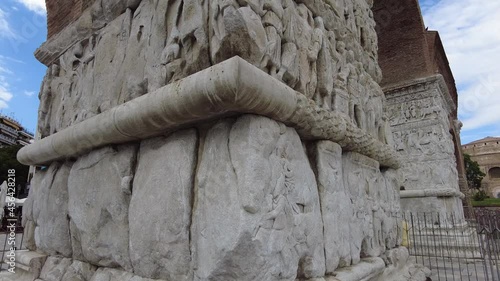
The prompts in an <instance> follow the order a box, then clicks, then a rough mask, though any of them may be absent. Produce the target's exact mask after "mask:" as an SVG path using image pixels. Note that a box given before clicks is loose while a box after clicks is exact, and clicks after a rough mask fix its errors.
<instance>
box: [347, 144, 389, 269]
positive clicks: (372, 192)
mask: <svg viewBox="0 0 500 281" xmlns="http://www.w3.org/2000/svg"><path fill="white" fill-rule="evenodd" d="M342 160H343V169H344V184H345V186H346V188H347V190H348V192H349V197H350V199H351V202H352V210H353V213H352V214H351V218H350V222H349V223H350V233H351V237H350V248H351V258H352V264H357V263H358V262H359V260H360V258H363V257H378V256H380V255H381V254H382V253H383V252H384V251H385V249H386V248H389V247H390V246H391V245H394V243H395V242H394V241H395V240H396V237H397V233H398V228H399V225H398V223H397V217H396V212H395V211H397V208H396V207H397V206H392V205H391V204H390V203H389V202H390V201H391V200H394V199H395V198H396V194H397V193H396V190H397V186H394V181H392V180H390V179H391V178H390V175H387V178H385V177H384V175H383V174H382V173H381V172H380V169H379V163H378V162H377V161H375V160H373V159H370V158H368V157H366V156H363V155H360V154H357V153H352V152H349V153H345V154H344V155H343V159H342ZM396 202H397V201H396Z"/></svg>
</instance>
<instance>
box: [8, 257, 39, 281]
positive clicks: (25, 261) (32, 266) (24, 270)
mask: <svg viewBox="0 0 500 281" xmlns="http://www.w3.org/2000/svg"><path fill="white" fill-rule="evenodd" d="M4 259H5V260H4V262H5V263H7V264H8V263H9V262H10V260H9V257H7V256H6V257H5V258H4ZM46 259H47V256H46V255H44V254H40V253H37V252H32V251H16V261H15V263H16V267H15V273H14V274H13V273H10V272H4V274H3V275H0V281H3V280H35V279H37V278H38V277H39V276H40V273H41V272H42V267H43V265H44V264H45V261H46Z"/></svg>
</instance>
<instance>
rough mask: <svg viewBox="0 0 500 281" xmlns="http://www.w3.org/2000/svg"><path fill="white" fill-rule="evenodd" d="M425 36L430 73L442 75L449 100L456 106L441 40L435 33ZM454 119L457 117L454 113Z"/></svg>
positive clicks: (455, 89) (456, 99) (448, 65)
mask: <svg viewBox="0 0 500 281" xmlns="http://www.w3.org/2000/svg"><path fill="white" fill-rule="evenodd" d="M426 36H427V42H428V46H429V52H430V54H431V63H432V71H433V72H434V73H440V74H441V75H443V77H444V80H445V81H446V85H447V87H448V90H449V91H450V95H451V98H452V99H453V101H454V102H455V105H458V94H457V87H456V86H455V78H453V73H452V72H451V69H450V64H449V62H448V58H447V57H446V52H445V50H444V47H443V43H442V42H441V38H440V37H439V33H438V32H437V31H428V32H427V34H426ZM455 111H456V109H455ZM454 117H455V118H456V117H457V116H456V112H455V116H454Z"/></svg>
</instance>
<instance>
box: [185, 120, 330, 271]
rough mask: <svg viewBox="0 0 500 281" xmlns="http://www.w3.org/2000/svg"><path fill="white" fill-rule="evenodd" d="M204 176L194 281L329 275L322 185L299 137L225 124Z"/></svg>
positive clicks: (214, 135) (268, 127) (275, 127)
mask: <svg viewBox="0 0 500 281" xmlns="http://www.w3.org/2000/svg"><path fill="white" fill-rule="evenodd" d="M200 157H201V159H200V165H199V169H198V173H197V178H196V183H197V194H198V197H197V201H196V203H195V213H194V222H193V230H192V231H193V232H192V240H193V241H194V243H195V245H193V252H194V259H195V260H194V262H195V280H235V279H237V280H276V279H280V280H295V278H296V277H297V276H298V277H300V278H303V277H306V278H311V277H320V276H323V275H324V272H325V268H324V266H325V260H324V259H325V258H324V246H323V233H322V232H323V224H322V221H321V213H320V203H319V196H318V191H317V185H316V180H315V177H314V174H313V172H312V169H311V167H310V165H309V161H308V159H307V156H306V154H305V151H304V148H303V146H302V143H301V140H300V138H299V137H298V135H297V133H296V132H295V130H293V129H290V128H287V127H286V126H284V125H283V124H279V123H277V122H275V121H272V120H270V119H268V118H265V117H258V116H252V115H245V116H242V117H240V118H239V119H237V120H236V121H234V120H230V119H228V120H224V121H220V122H218V123H217V124H216V125H215V126H213V127H212V128H211V129H210V130H209V131H208V133H207V135H206V138H205V142H204V144H203V152H202V154H201V156H200Z"/></svg>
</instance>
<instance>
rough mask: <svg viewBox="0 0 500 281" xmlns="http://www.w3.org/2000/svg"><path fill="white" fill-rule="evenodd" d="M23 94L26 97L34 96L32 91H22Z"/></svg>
mask: <svg viewBox="0 0 500 281" xmlns="http://www.w3.org/2000/svg"><path fill="white" fill-rule="evenodd" d="M24 94H25V95H26V96H28V97H32V96H34V95H35V94H36V93H35V92H34V91H24Z"/></svg>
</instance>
